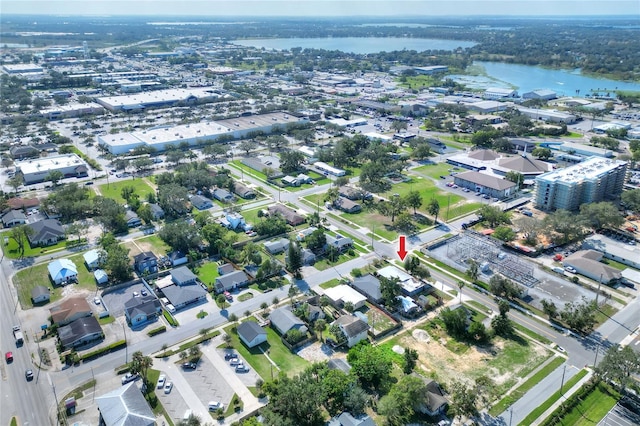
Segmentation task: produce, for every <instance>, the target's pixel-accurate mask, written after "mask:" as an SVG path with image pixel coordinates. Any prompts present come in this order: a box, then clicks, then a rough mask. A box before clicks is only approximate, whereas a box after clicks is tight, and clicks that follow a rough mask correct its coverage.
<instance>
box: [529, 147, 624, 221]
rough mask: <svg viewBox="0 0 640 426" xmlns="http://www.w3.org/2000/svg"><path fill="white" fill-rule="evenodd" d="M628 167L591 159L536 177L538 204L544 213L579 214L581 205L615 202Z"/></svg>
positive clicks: (605, 160) (615, 161) (622, 164)
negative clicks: (559, 210)
mask: <svg viewBox="0 0 640 426" xmlns="http://www.w3.org/2000/svg"><path fill="white" fill-rule="evenodd" d="M626 177H627V163H626V162H624V161H617V160H609V159H604V158H598V157H591V158H589V159H587V160H585V161H583V162H582V163H579V164H576V165H574V166H571V167H567V168H565V169H558V170H554V171H552V172H549V173H544V174H542V175H540V176H537V177H536V184H535V186H536V190H535V204H536V207H537V208H539V209H541V210H547V211H552V210H556V209H565V210H570V211H575V210H577V209H578V208H579V207H580V205H581V204H585V203H594V202H598V201H603V200H605V199H611V198H614V197H616V196H618V195H620V193H621V192H622V187H623V185H624V182H625V179H626Z"/></svg>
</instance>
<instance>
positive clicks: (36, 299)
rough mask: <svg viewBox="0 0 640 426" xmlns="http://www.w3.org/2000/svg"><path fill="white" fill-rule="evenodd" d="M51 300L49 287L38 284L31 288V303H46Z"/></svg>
mask: <svg viewBox="0 0 640 426" xmlns="http://www.w3.org/2000/svg"><path fill="white" fill-rule="evenodd" d="M49 300H51V291H50V290H49V288H47V287H45V286H43V285H38V286H35V287H34V288H32V289H31V301H32V302H33V304H34V305H35V304H37V303H46V302H48V301H49Z"/></svg>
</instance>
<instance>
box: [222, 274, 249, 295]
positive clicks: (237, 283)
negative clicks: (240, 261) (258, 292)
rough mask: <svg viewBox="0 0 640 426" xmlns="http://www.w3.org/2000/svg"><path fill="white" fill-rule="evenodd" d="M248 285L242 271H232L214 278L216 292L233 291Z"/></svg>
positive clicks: (245, 275) (247, 279) (247, 278)
mask: <svg viewBox="0 0 640 426" xmlns="http://www.w3.org/2000/svg"><path fill="white" fill-rule="evenodd" d="M248 283H249V277H248V276H247V274H246V273H245V272H244V271H234V272H231V273H229V274H225V275H221V276H219V277H216V281H215V288H216V292H218V293H222V292H223V291H231V290H235V289H237V288H239V287H242V286H244V285H246V284H248Z"/></svg>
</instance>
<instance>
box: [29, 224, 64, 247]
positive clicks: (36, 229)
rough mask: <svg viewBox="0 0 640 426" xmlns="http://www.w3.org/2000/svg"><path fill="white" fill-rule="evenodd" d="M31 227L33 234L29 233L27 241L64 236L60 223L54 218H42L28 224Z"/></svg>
mask: <svg viewBox="0 0 640 426" xmlns="http://www.w3.org/2000/svg"><path fill="white" fill-rule="evenodd" d="M28 226H29V227H30V228H31V229H33V234H31V235H29V241H32V242H37V241H42V240H48V239H51V238H60V237H63V236H64V228H63V227H62V224H61V223H60V222H59V221H57V220H55V219H44V220H39V221H37V222H33V223H31V224H29V225H28Z"/></svg>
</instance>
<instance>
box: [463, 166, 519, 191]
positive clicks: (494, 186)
mask: <svg viewBox="0 0 640 426" xmlns="http://www.w3.org/2000/svg"><path fill="white" fill-rule="evenodd" d="M453 181H454V182H455V184H456V185H458V186H460V187H461V188H468V189H470V190H471V191H475V192H478V193H482V194H486V195H488V196H490V197H493V198H505V197H508V196H509V195H511V194H512V193H513V192H515V190H516V189H517V185H516V184H515V183H513V182H511V181H508V180H505V179H501V178H498V177H495V176H491V175H488V174H484V173H480V172H475V171H468V172H464V173H460V174H457V175H455V176H454V177H453Z"/></svg>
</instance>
